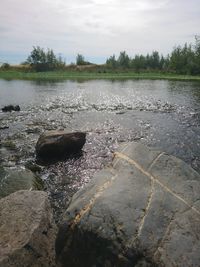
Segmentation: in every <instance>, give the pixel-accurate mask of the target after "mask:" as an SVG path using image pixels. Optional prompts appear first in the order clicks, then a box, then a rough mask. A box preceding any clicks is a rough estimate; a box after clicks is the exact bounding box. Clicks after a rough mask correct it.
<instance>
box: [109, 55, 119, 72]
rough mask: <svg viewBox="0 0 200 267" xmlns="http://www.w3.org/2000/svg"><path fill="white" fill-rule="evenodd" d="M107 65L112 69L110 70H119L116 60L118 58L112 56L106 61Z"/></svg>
mask: <svg viewBox="0 0 200 267" xmlns="http://www.w3.org/2000/svg"><path fill="white" fill-rule="evenodd" d="M106 65H107V66H108V67H110V68H113V69H115V68H117V65H118V64H117V60H116V58H115V55H112V56H110V57H109V58H108V59H107V60H106Z"/></svg>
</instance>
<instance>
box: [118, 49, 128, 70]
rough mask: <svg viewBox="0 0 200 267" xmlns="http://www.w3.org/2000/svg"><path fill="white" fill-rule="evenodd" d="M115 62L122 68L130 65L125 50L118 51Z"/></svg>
mask: <svg viewBox="0 0 200 267" xmlns="http://www.w3.org/2000/svg"><path fill="white" fill-rule="evenodd" d="M117 62H118V65H119V66H120V67H122V68H129V67H130V58H129V56H128V55H127V54H126V51H122V52H120V54H119V57H118V60H117Z"/></svg>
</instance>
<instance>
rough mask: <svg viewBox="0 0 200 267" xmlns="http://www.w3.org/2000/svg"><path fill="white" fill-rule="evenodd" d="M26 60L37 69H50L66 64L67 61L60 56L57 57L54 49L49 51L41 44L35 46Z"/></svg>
mask: <svg viewBox="0 0 200 267" xmlns="http://www.w3.org/2000/svg"><path fill="white" fill-rule="evenodd" d="M26 62H27V63H28V64H30V65H31V66H32V67H33V68H34V69H35V70H36V71H48V70H54V69H58V68H62V67H64V66H65V62H64V61H62V59H61V58H60V57H59V58H57V57H56V55H55V54H54V52H53V50H52V49H48V50H47V52H45V51H44V49H43V48H41V47H39V46H36V47H35V46H34V47H33V50H32V51H31V53H30V55H29V56H28V58H27V60H26Z"/></svg>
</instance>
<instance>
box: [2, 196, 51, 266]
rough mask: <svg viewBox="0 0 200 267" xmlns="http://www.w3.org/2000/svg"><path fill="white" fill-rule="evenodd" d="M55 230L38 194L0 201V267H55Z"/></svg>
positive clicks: (45, 202) (46, 206) (45, 206)
mask: <svg viewBox="0 0 200 267" xmlns="http://www.w3.org/2000/svg"><path fill="white" fill-rule="evenodd" d="M55 236H56V226H55V224H54V222H53V216H52V211H51V208H50V204H49V202H48V197H47V194H46V193H45V192H42V191H18V192H15V193H13V194H11V195H9V196H7V197H5V198H2V199H1V200H0V267H22V266H23V267H39V266H42V267H55V245H54V243H55Z"/></svg>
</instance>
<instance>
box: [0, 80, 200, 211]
mask: <svg viewBox="0 0 200 267" xmlns="http://www.w3.org/2000/svg"><path fill="white" fill-rule="evenodd" d="M8 104H17V105H20V107H21V111H20V112H12V113H2V112H0V139H1V143H2V145H1V148H0V160H1V165H4V166H5V165H6V166H9V167H10V168H12V167H14V166H15V165H22V166H24V165H26V164H27V162H32V163H33V162H34V160H35V150H34V149H35V144H36V141H37V139H38V137H39V135H40V134H41V133H42V132H43V131H45V130H53V129H68V130H70V131H71V130H82V131H86V132H87V142H86V144H85V146H84V152H83V155H82V156H81V157H80V158H78V159H71V160H68V161H64V162H60V163H56V164H53V165H51V166H46V167H42V171H41V172H40V175H41V176H42V178H43V179H44V180H45V183H46V188H47V191H48V192H49V194H50V196H51V198H52V199H53V203H54V205H55V208H56V209H57V210H58V208H60V207H65V205H66V203H68V201H69V199H70V197H71V196H72V194H73V193H74V192H75V191H76V190H77V189H78V188H80V187H81V186H83V185H84V184H85V183H87V182H88V181H89V180H90V179H91V177H92V175H93V174H94V173H95V172H96V171H97V170H99V169H101V168H103V166H105V165H106V164H108V163H109V162H110V161H111V158H112V152H113V151H114V150H115V149H116V148H117V147H118V145H119V144H120V143H121V142H127V141H137V142H141V143H143V144H147V145H149V146H152V147H157V148H158V149H160V150H164V151H166V152H167V153H169V154H172V155H174V156H177V157H179V158H181V159H183V160H184V161H186V162H187V163H188V164H190V165H191V166H192V167H193V168H194V169H196V170H197V171H198V172H200V127H199V126H200V83H198V82H178V81H161V80H157V81H150V80H122V81H119V80H113V81H112V80H90V81H70V80H68V81H62V82H54V83H52V82H42V81H41V82H36V81H6V80H0V108H2V107H3V106H5V105H8ZM10 141H11V142H10ZM9 142H10V143H12V144H11V146H10V147H9ZM5 144H7V145H5Z"/></svg>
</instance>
